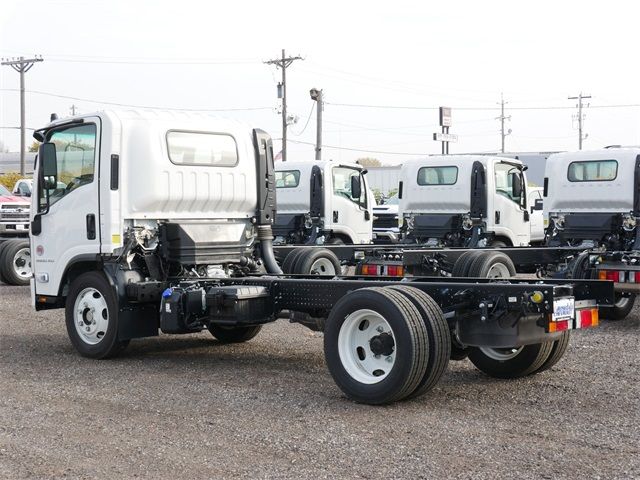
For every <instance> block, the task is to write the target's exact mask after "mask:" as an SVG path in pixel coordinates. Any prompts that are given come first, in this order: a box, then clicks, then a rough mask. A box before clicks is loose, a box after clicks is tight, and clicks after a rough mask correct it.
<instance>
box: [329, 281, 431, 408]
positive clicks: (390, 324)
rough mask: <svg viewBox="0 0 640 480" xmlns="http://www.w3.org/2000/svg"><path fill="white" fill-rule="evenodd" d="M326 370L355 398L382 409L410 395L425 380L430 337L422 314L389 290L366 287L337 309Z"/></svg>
mask: <svg viewBox="0 0 640 480" xmlns="http://www.w3.org/2000/svg"><path fill="white" fill-rule="evenodd" d="M324 353H325V358H326V362H327V367H328V368H329V372H330V373H331V376H332V377H333V379H334V380H335V382H336V384H337V385H338V387H340V389H341V390H342V391H343V392H344V394H345V395H346V396H347V397H349V398H350V399H352V400H354V401H356V402H360V403H367V404H370V405H380V404H386V403H391V402H395V401H398V400H402V399H403V398H406V397H407V396H409V395H411V394H412V393H413V392H414V391H415V390H416V388H417V387H418V385H420V382H421V381H422V379H423V378H424V376H425V371H426V369H427V362H428V355H429V346H428V332H427V328H426V327H425V323H424V321H423V320H422V318H421V316H420V312H419V311H418V309H417V308H416V307H415V306H414V305H413V303H412V302H410V301H409V300H408V299H407V298H406V297H405V296H404V295H403V294H401V293H400V292H398V291H395V290H392V289H388V288H361V289H359V290H355V291H353V292H351V293H348V294H347V295H345V296H343V297H342V298H341V299H340V300H338V302H337V303H336V304H335V306H334V307H333V309H332V310H331V313H330V314H329V318H328V319H327V325H326V328H325V333H324Z"/></svg>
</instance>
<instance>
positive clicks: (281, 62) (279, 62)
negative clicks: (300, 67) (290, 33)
mask: <svg viewBox="0 0 640 480" xmlns="http://www.w3.org/2000/svg"><path fill="white" fill-rule="evenodd" d="M295 60H303V58H302V57H287V56H285V54H284V48H283V49H282V58H277V59H275V60H268V61H266V62H264V63H266V64H267V65H275V66H276V67H278V68H281V69H282V84H281V85H282V161H283V162H286V161H287V67H288V66H289V65H291V64H292V63H293V62H294V61H295Z"/></svg>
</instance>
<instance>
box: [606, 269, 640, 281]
mask: <svg viewBox="0 0 640 480" xmlns="http://www.w3.org/2000/svg"><path fill="white" fill-rule="evenodd" d="M598 280H610V281H612V282H617V283H639V281H640V272H636V271H624V270H598Z"/></svg>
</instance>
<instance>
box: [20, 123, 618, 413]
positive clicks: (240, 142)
mask: <svg viewBox="0 0 640 480" xmlns="http://www.w3.org/2000/svg"><path fill="white" fill-rule="evenodd" d="M34 136H35V137H36V139H37V140H39V141H40V142H42V145H41V146H40V149H39V153H38V162H37V165H36V175H35V178H36V179H35V182H34V195H32V197H31V198H32V211H31V237H30V238H31V251H33V252H34V258H35V261H34V264H33V266H34V275H33V278H32V279H31V300H32V303H33V305H34V306H35V308H36V310H45V309H54V308H64V309H65V322H66V327H67V333H68V335H69V338H70V340H71V343H72V344H73V346H74V347H75V349H76V350H77V351H78V352H79V353H80V354H81V355H83V356H86V357H91V358H107V357H112V356H115V355H117V354H118V353H119V352H120V351H122V350H123V349H124V348H126V347H127V345H128V343H129V340H130V339H133V338H140V337H146V336H153V335H158V333H159V331H162V332H164V333H172V334H182V333H196V332H200V331H202V330H208V331H209V332H210V333H211V334H212V335H213V336H214V337H215V338H217V339H218V341H220V342H244V341H247V340H250V339H251V338H253V337H255V336H256V335H257V334H258V333H259V332H260V329H261V327H262V325H263V324H265V323H268V322H271V321H274V320H275V319H276V318H278V317H279V316H280V314H281V313H282V312H283V311H290V312H300V313H304V314H306V315H309V316H312V317H313V318H316V319H317V322H316V323H315V327H316V328H317V329H319V330H322V331H323V332H324V352H325V358H326V362H327V366H328V368H329V371H330V373H331V375H332V376H333V378H334V380H335V381H336V383H337V385H338V386H339V387H340V388H341V389H342V391H343V392H344V393H345V394H346V395H347V396H348V397H350V398H352V399H354V400H356V401H359V402H363V403H370V404H381V403H389V402H393V401H397V400H401V399H405V398H412V397H416V396H419V395H422V394H423V393H425V392H427V391H429V390H430V389H432V388H433V387H434V385H435V384H436V383H437V382H438V380H439V379H440V377H441V376H442V374H443V372H444V370H445V368H446V365H447V363H448V361H449V358H450V356H451V348H452V345H454V344H455V345H458V346H461V347H464V348H466V349H467V350H468V352H469V353H468V355H469V359H470V360H471V361H472V362H473V363H474V365H475V366H476V367H477V368H479V369H480V370H481V371H483V372H485V373H486V374H488V375H491V376H495V377H500V378H515V377H522V376H524V375H530V374H535V373H537V372H541V371H544V370H547V369H548V368H550V367H551V366H552V365H554V364H555V363H556V362H557V361H558V360H559V359H560V358H561V357H562V355H563V354H564V353H565V351H566V347H567V344H568V340H569V331H570V330H571V329H574V328H587V327H593V326H595V325H597V323H598V319H597V304H598V303H600V304H608V303H611V301H612V297H613V289H612V285H611V282H601V281H593V280H586V281H585V280H583V281H573V282H566V281H557V280H548V281H544V282H540V281H536V282H535V283H530V282H528V281H526V280H516V279H501V281H500V282H499V283H494V282H493V281H491V280H486V279H474V281H473V283H469V280H464V281H463V282H461V281H460V280H459V279H439V278H413V279H409V278H407V279H404V280H403V281H398V280H393V279H384V280H378V279H369V280H366V279H362V278H359V279H353V278H334V277H312V278H310V277H304V276H294V277H289V276H285V275H283V274H282V272H281V270H280V268H279V266H278V265H277V263H276V261H275V255H274V252H273V247H272V242H273V232H272V225H273V223H274V219H275V217H276V215H277V213H276V204H275V193H276V186H275V185H276V179H275V175H274V165H273V151H272V145H271V139H270V137H269V136H268V135H267V134H266V133H265V132H263V131H261V130H258V129H251V128H249V127H247V126H245V125H242V124H239V123H236V122H230V121H224V120H220V119H213V118H210V117H204V116H199V115H185V114H181V115H172V114H169V113H158V112H153V113H145V112H135V111H126V112H112V111H108V112H96V113H92V114H87V115H82V116H75V117H71V118H67V119H64V120H57V121H54V122H52V123H51V124H49V125H48V126H46V127H45V128H42V129H40V130H37V131H36V132H35V133H34ZM346 173H347V174H348V175H346V177H347V179H346V180H345V179H343V183H341V184H340V189H343V188H345V185H346V186H349V185H353V186H355V185H357V182H358V180H352V179H353V178H358V177H360V176H361V172H359V171H357V170H354V171H353V173H352V172H351V171H349V172H346ZM360 180H361V179H360ZM58 181H62V182H63V183H64V184H65V185H66V187H65V188H64V189H59V188H57V186H58ZM354 190H357V187H356V189H354V188H351V195H350V198H351V199H354V198H361V197H359V196H358V195H355V192H354ZM340 194H341V193H340ZM345 200H348V201H351V200H350V199H349V198H347V197H345ZM303 249H305V251H303V252H298V254H297V261H302V262H309V261H313V259H314V255H316V254H317V252H318V251H319V250H322V248H321V247H311V246H309V247H303ZM482 253H483V254H484V253H490V252H482ZM483 263H491V258H489V257H487V258H486V259H485V260H484V261H483ZM308 326H311V325H310V324H309V325H308ZM83 368H86V369H89V370H91V368H92V367H91V366H90V365H89V364H87V365H85V366H84V367H83Z"/></svg>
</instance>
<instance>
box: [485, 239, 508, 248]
mask: <svg viewBox="0 0 640 480" xmlns="http://www.w3.org/2000/svg"><path fill="white" fill-rule="evenodd" d="M489 247H490V248H506V247H507V244H506V243H505V242H503V241H502V240H494V241H493V242H490V243H489Z"/></svg>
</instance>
